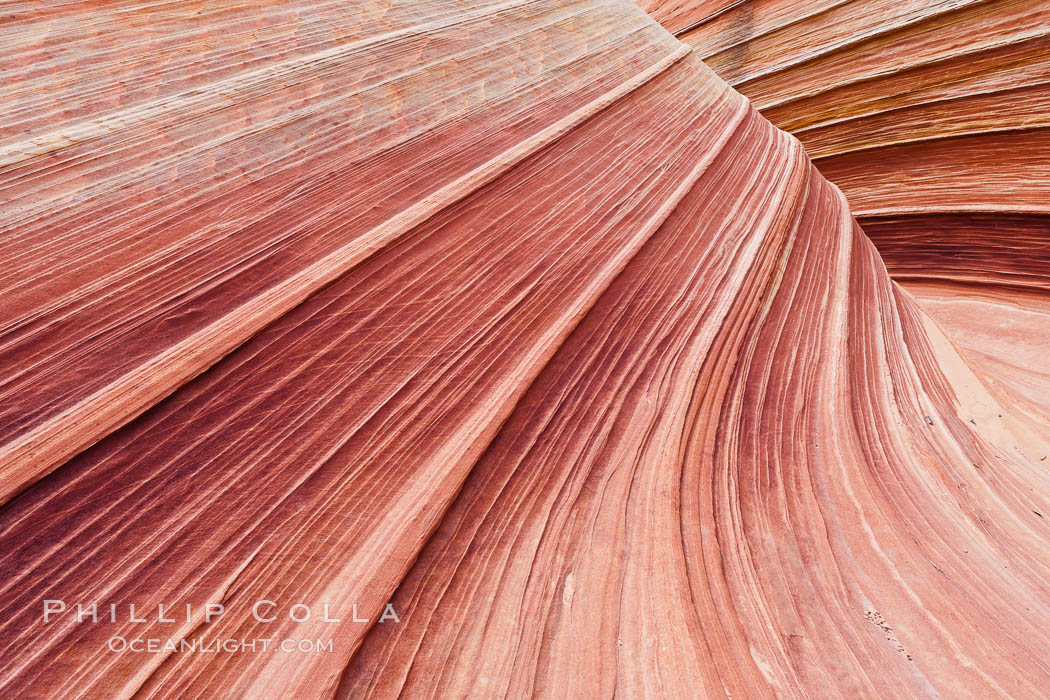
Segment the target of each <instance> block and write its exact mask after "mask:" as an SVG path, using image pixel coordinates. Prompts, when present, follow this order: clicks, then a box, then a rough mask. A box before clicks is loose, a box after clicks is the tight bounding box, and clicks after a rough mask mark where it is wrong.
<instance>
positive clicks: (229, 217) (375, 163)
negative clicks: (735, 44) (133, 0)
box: [0, 0, 1050, 698]
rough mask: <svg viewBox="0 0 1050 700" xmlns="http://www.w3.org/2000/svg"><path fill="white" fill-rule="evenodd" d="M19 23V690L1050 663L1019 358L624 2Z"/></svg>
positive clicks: (644, 688)
mask: <svg viewBox="0 0 1050 700" xmlns="http://www.w3.org/2000/svg"><path fill="white" fill-rule="evenodd" d="M697 6H698V7H699V4H698V5H697ZM198 13H201V14H198ZM5 21H7V22H8V23H9V24H8V25H7V26H5V27H4V28H3V29H2V30H0V31H3V32H5V36H10V37H11V44H10V45H11V46H12V47H13V48H14V50H13V51H12V55H14V56H16V57H17V58H18V60H17V61H15V63H14V70H15V72H14V75H15V76H16V79H15V80H13V81H12V82H10V83H5V85H4V87H3V92H2V93H0V99H2V100H3V101H4V104H5V106H6V108H7V111H8V114H10V115H11V117H10V118H9V119H8V120H6V121H5V122H4V126H5V129H6V130H5V131H4V132H3V136H2V137H3V138H4V139H5V140H4V141H3V143H4V144H6V146H4V150H3V153H4V161H3V163H4V165H3V166H2V168H3V171H2V173H3V174H2V177H3V178H4V179H3V180H2V181H0V188H2V189H0V192H2V193H3V201H4V209H3V222H2V225H3V226H4V232H5V235H4V236H3V237H2V238H0V246H4V255H3V257H0V260H4V261H5V262H4V263H3V275H0V279H2V280H3V284H4V285H5V286H4V293H5V299H7V300H8V302H9V303H7V304H5V306H4V310H3V317H2V321H0V322H2V323H3V324H4V325H2V326H0V330H2V332H3V335H2V336H0V358H2V359H0V378H2V381H3V385H2V389H0V390H2V391H3V392H4V393H3V397H4V399H3V402H2V403H0V406H2V409H0V411H2V412H0V415H2V416H4V418H3V421H2V423H0V424H2V426H3V431H4V432H3V433H2V434H0V435H2V437H3V440H4V442H3V447H0V484H2V487H3V492H2V493H3V494H4V496H5V499H6V502H5V503H4V504H3V506H2V507H0V551H2V552H4V558H3V563H2V577H0V659H2V661H0V689H2V691H3V692H2V694H3V695H4V696H8V695H11V696H18V695H22V696H28V697H129V696H132V695H136V696H141V697H394V696H396V695H400V694H404V695H405V696H408V697H463V696H469V697H525V696H528V695H536V696H541V697H557V698H564V697H609V696H613V695H623V696H629V697H681V698H695V697H729V696H732V697H804V696H812V695H820V696H827V697H840V696H858V695H859V696H862V697H886V696H890V697H915V696H928V695H937V694H939V695H944V696H952V697H954V696H970V697H993V696H1012V697H1019V698H1020V697H1037V696H1040V695H1042V694H1045V693H1046V690H1047V688H1050V661H1048V659H1047V655H1046V653H1045V650H1046V649H1047V648H1050V583H1048V582H1050V471H1048V464H1050V462H1048V461H1044V460H1045V457H1046V455H1047V454H1048V453H1050V419H1048V417H1047V411H1046V408H1047V402H1046V401H1045V400H1041V399H1040V392H1041V391H1042V390H1041V389H1036V390H1032V389H1030V388H1026V383H1025V381H1024V379H1023V377H1021V378H1019V375H1018V374H1017V372H1016V370H1015V369H1014V368H1012V366H1011V365H1010V364H1009V363H1000V364H999V365H997V366H993V365H992V364H986V363H984V362H974V354H973V352H974V351H973V349H972V348H969V347H965V346H964V347H959V346H957V344H956V341H955V340H954V339H953V338H954V336H950V335H949V334H946V333H945V332H944V330H942V328H945V327H947V328H949V329H951V327H952V322H951V318H952V314H953V313H954V311H955V310H956V309H957V307H956V306H954V304H955V303H956V302H957V301H958V299H957V297H956V296H955V295H954V292H953V287H952V285H958V284H959V283H960V282H959V280H957V279H949V278H947V277H937V276H923V277H921V279H916V286H915V287H914V288H913V290H917V289H918V282H920V281H921V282H922V284H923V285H924V286H923V289H924V290H925V292H926V294H925V296H921V297H920V298H921V299H922V300H923V303H924V304H925V305H927V306H928V307H929V308H940V307H937V304H938V299H939V298H940V299H943V300H945V302H946V305H945V306H944V307H943V313H941V314H939V315H938V316H937V318H938V321H935V320H934V319H933V317H931V316H930V315H929V314H927V313H926V312H925V311H924V310H923V309H922V308H921V307H920V306H919V305H918V304H917V303H916V301H915V297H914V296H913V293H914V294H916V295H918V294H917V292H915V291H913V292H912V293H909V292H908V291H905V290H904V289H903V288H902V287H900V286H899V285H898V284H897V283H895V282H893V281H891V279H890V277H889V275H888V274H887V270H886V267H885V266H884V264H883V262H882V260H881V259H880V257H879V254H878V253H877V252H876V249H875V247H874V246H873V245H872V243H871V241H870V240H869V239H868V238H867V237H866V236H865V235H864V233H863V232H862V230H861V228H860V227H859V226H858V225H857V223H856V221H855V220H854V219H853V218H852V216H851V213H850V210H849V208H848V206H847V203H846V199H845V198H844V197H843V195H842V193H841V192H840V191H839V190H838V189H837V188H836V187H835V186H834V185H832V184H829V182H828V181H827V180H825V179H824V177H823V176H822V175H821V174H820V172H818V170H817V169H816V168H815V167H814V166H813V164H812V163H811V162H810V160H809V159H808V158H807V157H806V153H805V151H804V149H803V147H802V145H801V144H800V143H799V141H797V140H796V139H794V138H793V137H792V136H790V135H788V134H786V133H784V132H782V131H779V130H778V129H776V128H775V127H774V126H773V125H772V124H771V123H770V122H769V121H767V120H766V119H764V118H763V117H762V116H760V114H759V113H758V112H757V111H755V109H754V108H753V107H752V106H751V104H750V103H749V102H748V101H747V100H746V99H745V98H744V97H742V96H741V95H740V94H739V93H738V92H736V91H734V90H733V89H731V88H730V87H729V85H728V84H727V83H726V82H724V81H723V80H722V79H720V78H719V77H718V76H717V75H716V74H715V73H714V72H713V71H712V70H710V69H709V68H708V67H706V66H705V65H704V63H702V62H701V61H700V60H699V58H698V57H697V56H696V52H691V51H690V49H689V47H688V46H685V45H683V44H681V43H680V42H677V41H675V40H674V38H673V37H672V36H671V35H670V34H669V33H668V32H666V31H664V30H663V29H661V28H660V27H659V26H658V25H657V24H656V23H655V22H654V21H653V20H651V19H650V18H649V17H647V16H646V15H645V13H643V12H642V11H641V10H640V9H639V8H638V7H636V6H635V5H633V4H632V3H630V2H629V1H628V0H622V1H621V0H610V1H607V2H582V1H581V2H574V1H572V0H559V1H557V2H555V1H551V0H533V1H531V2H529V1H519V2H504V3H485V2H473V3H469V4H468V3H440V2H407V1H406V2H384V3H324V2H311V3H308V2H294V3H272V4H256V3H252V4H247V3H245V4H239V3H229V4H227V3H223V4H216V5H211V6H208V7H203V6H201V5H200V4H198V3H192V4H191V3H182V2H176V3H171V4H166V5H163V6H142V5H135V4H130V3H127V4H125V3H123V2H118V3H112V4H106V5H104V6H102V7H99V6H97V5H95V4H72V5H67V4H59V3H54V4H42V5H36V4H34V5H28V4H27V5H25V6H21V5H16V6H14V7H12V8H11V9H10V10H9V19H8V20H5ZM9 28H11V30H10V31H9ZM15 29H17V31H14V30H15ZM88 55H90V56H92V57H94V58H93V60H91V61H86V60H85V58H84V57H85V56H88ZM45 93H50V94H51V95H54V96H55V98H57V99H45V97H44V94H45ZM8 127H10V128H8ZM1000 214H1001V213H996V215H997V216H998V215H1000ZM886 216H889V215H888V214H887V215H886ZM1019 225H1022V226H1023V225H1024V224H1023V222H1022V224H1019ZM947 228H950V227H948V226H946V229H947ZM1032 240H1033V242H1032V243H1031V245H1036V246H1037V245H1038V237H1033V239H1032ZM945 245H946V246H950V245H951V243H950V242H948V243H945ZM1019 245H1024V244H1019ZM931 254H932V255H937V254H938V253H937V252H936V251H934V252H933V253H931ZM992 267H993V266H992V261H991V256H985V257H983V258H981V257H980V256H977V258H975V259H972V260H969V259H968V260H967V261H966V262H965V264H964V265H960V266H959V269H960V270H964V269H968V270H969V273H967V274H973V275H979V276H982V277H983V276H984V275H986V274H991V272H992ZM996 271H997V272H996V273H997V274H1004V275H1014V276H1015V277H1016V278H1017V279H1018V280H1019V282H1018V285H1020V286H1024V285H1026V284H1027V287H1026V293H1028V294H1031V295H1033V296H1036V295H1038V294H1040V293H1041V290H1040V289H1039V286H1040V284H1041V283H1040V282H1039V280H1038V279H1037V278H1038V272H1037V271H1036V272H1033V271H1032V270H1030V269H1029V268H1028V267H1026V266H1025V265H1023V264H1021V263H1018V264H1017V265H1016V266H1014V267H1009V268H996ZM960 274H962V273H960ZM1026 280H1027V281H1026ZM1012 298H1013V297H1010V296H1009V295H1007V297H1000V296H995V295H991V294H990V295H989V297H988V298H987V299H986V300H985V302H984V303H986V304H987V306H986V307H985V308H993V306H994V305H998V306H999V307H1002V308H1007V306H1008V304H1009V301H1010V299H1012ZM1040 298H1041V297H1040ZM1027 308H1028V307H1024V308H1021V307H1018V308H1017V309H1016V313H1014V315H1013V316H1010V318H1014V319H1022V318H1023V319H1024V320H1023V322H1022V321H1021V320H1017V322H1016V323H1015V324H1014V326H1015V327H1016V328H1023V329H1024V333H1023V335H1024V338H1025V341H1024V342H1025V344H1024V347H1025V349H1026V350H1025V351H1026V352H1030V353H1032V354H1033V355H1034V354H1037V353H1038V352H1039V350H1040V349H1041V348H1045V337H1044V338H1043V339H1040V336H1039V334H1040V332H1041V331H1040V329H1041V328H1043V326H1041V325H1040V324H1042V323H1044V321H1043V320H1042V318H1043V317H1034V316H1032V317H1029V316H1024V317H1022V316H1021V314H1024V313H1027V310H1026V309H1027ZM981 313H987V311H982V312H981ZM1046 317H1050V309H1048V310H1047V316H1046ZM966 318H971V315H966V314H964V320H965V319H966ZM1005 318H1007V317H1006V316H1004V319H1005ZM1004 322H1005V321H1004ZM957 325H960V326H961V322H960V323H958V324H957ZM1021 335H1022V333H1021V332H1020V331H1018V337H1020V336H1021ZM963 345H965V344H963ZM1043 379H1044V380H1048V378H1047V377H1045V376H1044V377H1043ZM1043 386H1046V385H1045V384H1044V385H1043ZM1042 398H1043V399H1045V394H1043V395H1042ZM49 600H50V601H62V602H63V605H64V606H65V607H66V608H67V610H64V611H63V612H61V613H56V614H55V615H54V619H49V620H48V621H46V622H45V620H44V615H43V614H42V612H43V610H44V606H45V605H46V604H45V601H49ZM259 602H263V603H265V605H266V607H264V608H263V609H264V610H265V611H267V612H270V611H273V613H274V614H273V616H272V617H273V619H269V618H264V619H260V618H259V616H257V615H253V612H256V611H257V610H256V609H255V605H256V604H257V603H259ZM77 603H80V604H81V605H83V606H85V607H88V606H91V605H92V604H94V605H95V606H97V607H95V608H94V609H93V612H96V613H98V620H91V619H90V618H88V619H83V616H81V618H82V619H79V620H78V616H77V611H76V610H75V606H76V604H77ZM129 604H133V605H135V607H136V609H137V612H133V611H130V610H129V609H128V605H129ZM209 604H221V605H222V606H223V612H222V613H221V614H216V615H214V616H211V617H209V616H208V611H209V607H208V605H209ZM110 606H116V607H112V608H111V607H110ZM296 606H303V607H304V608H306V609H308V610H309V612H310V616H309V618H308V619H299V620H296V619H295V618H294V616H293V615H292V614H289V613H294V612H295V608H296ZM165 610H166V613H165ZM300 610H301V609H300ZM390 610H393V611H395V613H396V619H390V618H389V617H388V612H389V611H390ZM111 611H112V613H111ZM322 611H323V612H322ZM89 614H90V612H89ZM111 614H112V617H110V615H111ZM137 616H141V617H137ZM329 616H331V617H338V618H339V619H340V622H339V623H332V622H330V621H328V620H327V619H326V618H329ZM299 617H300V618H301V615H300V616H299ZM114 638H121V639H159V640H162V641H164V640H175V641H176V642H179V641H182V640H185V641H192V642H194V643H196V644H200V645H201V646H202V647H204V648H207V649H211V651H203V650H201V649H196V650H192V651H182V650H180V648H174V649H170V650H169V649H165V648H161V649H159V650H158V651H157V652H155V653H154V652H150V653H131V652H128V653H120V652H119V651H114V650H113V647H112V640H113V639H114ZM251 639H270V640H272V639H278V640H280V639H297V640H321V641H325V642H327V641H331V643H332V645H331V649H330V651H327V652H325V653H266V652H264V651H261V650H259V649H255V650H250V651H246V650H244V649H239V650H230V649H227V648H222V642H223V641H224V640H238V641H243V640H251ZM216 649H218V650H216Z"/></svg>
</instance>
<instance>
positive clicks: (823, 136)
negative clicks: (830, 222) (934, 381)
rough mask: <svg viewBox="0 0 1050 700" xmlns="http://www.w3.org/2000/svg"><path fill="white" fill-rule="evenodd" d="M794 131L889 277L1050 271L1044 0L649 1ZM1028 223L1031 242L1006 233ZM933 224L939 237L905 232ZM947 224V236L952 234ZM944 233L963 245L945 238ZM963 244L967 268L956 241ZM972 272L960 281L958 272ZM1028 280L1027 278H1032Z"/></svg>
mask: <svg viewBox="0 0 1050 700" xmlns="http://www.w3.org/2000/svg"><path fill="white" fill-rule="evenodd" d="M640 4H641V5H642V7H643V8H645V9H647V10H649V11H650V12H651V13H652V15H653V17H655V18H657V19H658V20H659V21H661V22H662V23H663V24H664V25H665V26H666V27H667V28H668V29H670V30H671V31H673V32H674V33H675V34H676V35H677V36H678V37H679V38H680V39H682V40H683V41H685V42H687V43H689V44H691V45H692V46H694V47H695V49H696V51H697V54H698V55H699V56H700V57H701V58H703V59H704V61H705V62H706V63H707V65H708V66H710V67H711V68H712V69H714V70H715V71H716V72H718V74H719V75H720V76H721V77H722V78H724V79H725V80H727V81H728V82H729V83H730V84H731V85H733V86H734V87H735V88H736V89H737V90H739V91H740V92H742V93H743V94H744V95H746V96H747V97H749V98H750V99H751V100H752V101H753V102H754V104H755V105H756V106H757V107H758V108H759V110H761V112H762V114H763V115H764V116H766V117H767V118H768V119H770V120H771V121H772V122H773V123H774V124H776V125H777V126H779V127H781V128H783V129H786V130H788V131H790V132H791V133H792V134H794V135H795V136H796V137H798V138H799V140H800V141H801V142H802V143H803V145H804V146H805V147H806V150H807V152H808V153H809V155H810V157H811V158H812V159H813V161H814V162H815V163H816V164H817V166H818V167H819V168H820V171H821V172H822V173H823V174H824V175H825V177H827V178H828V179H829V180H831V181H832V182H833V183H835V184H836V185H838V186H839V187H840V188H841V189H842V190H843V192H844V193H845V194H846V198H847V199H848V200H849V202H850V204H851V207H852V210H853V213H854V214H855V215H856V216H857V217H858V219H859V221H860V223H861V225H862V226H863V228H864V230H865V232H867V233H868V235H869V236H871V238H872V239H873V240H874V242H875V243H876V245H877V246H878V247H879V250H880V253H882V255H883V258H884V259H885V261H886V263H887V266H888V267H889V269H890V272H891V274H894V275H895V276H897V275H900V276H901V278H902V279H907V278H909V277H911V276H912V275H913V274H914V273H913V270H914V269H916V268H919V269H922V270H924V273H923V274H924V275H947V276H955V275H956V274H958V275H959V276H960V277H964V278H965V277H972V275H973V273H974V272H975V270H974V269H973V268H972V267H970V266H969V264H970V263H971V262H972V260H973V259H974V258H983V259H984V263H983V264H982V267H984V268H987V269H985V270H982V272H984V273H986V274H987V275H988V277H990V279H985V280H983V281H986V282H991V283H998V282H1000V281H1001V279H1000V275H1003V274H1010V273H1012V272H1013V267H1012V266H1013V265H1015V264H1016V263H1017V260H1016V259H1013V256H1012V255H1011V254H1010V253H1012V250H1013V249H1014V248H1015V247H1020V246H1023V247H1024V252H1025V258H1026V259H1027V261H1028V262H1027V264H1028V265H1030V266H1031V267H1033V268H1039V269H1040V270H1041V272H1039V273H1038V274H1039V276H1040V277H1041V278H1042V280H1043V282H1042V283H1041V286H1044V287H1045V284H1046V282H1045V280H1046V279H1047V272H1046V270H1047V269H1048V268H1050V243H1048V240H1050V237H1048V235H1047V231H1050V197H1048V196H1047V195H1048V193H1050V7H1048V6H1047V4H1046V3H1045V2H1040V1H1039V0H932V1H931V0H907V1H905V2H902V1H901V0H845V1H844V0H810V1H808V2H793V1H789V0H746V1H744V2H740V1H737V2H733V1H730V0H716V1H714V2H704V1H703V0H693V1H677V0H672V1H667V0H640ZM1015 233H1016V234H1017V235H1018V236H1019V238H1020V239H1021V241H1022V242H1020V243H1016V244H1014V243H1009V244H1006V246H1007V247H1008V248H1009V249H1010V250H1009V251H1004V250H1003V247H1004V244H1003V238H1004V237H1007V236H1013V235H1014V234H1015ZM912 236H922V237H923V241H924V243H925V242H926V241H932V243H931V245H922V246H911V245H904V246H901V245H899V244H898V243H899V241H900V240H901V239H904V238H908V237H912ZM946 236H947V239H946ZM945 243H948V244H949V245H950V247H951V250H945ZM953 251H959V252H960V253H961V255H960V257H961V258H962V263H963V269H961V270H956V267H957V263H958V262H959V261H958V260H957V259H956V257H955V256H954V255H952V254H950V253H951V252H953ZM956 281H962V280H956ZM1028 281H1029V282H1030V281H1031V280H1028Z"/></svg>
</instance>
